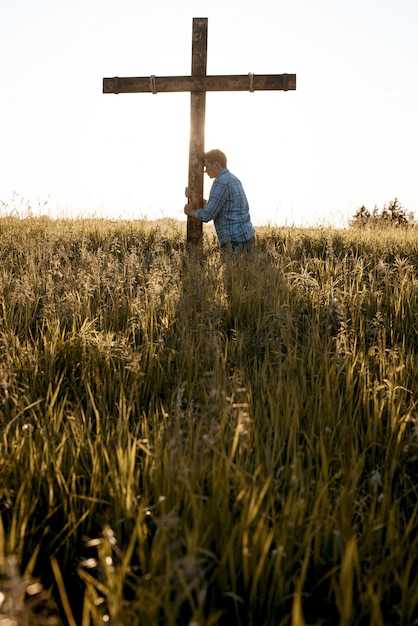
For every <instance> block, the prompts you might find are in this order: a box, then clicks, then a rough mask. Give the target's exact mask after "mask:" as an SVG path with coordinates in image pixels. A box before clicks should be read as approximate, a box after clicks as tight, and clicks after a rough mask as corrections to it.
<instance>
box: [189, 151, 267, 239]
mask: <svg viewBox="0 0 418 626" xmlns="http://www.w3.org/2000/svg"><path fill="white" fill-rule="evenodd" d="M204 165H205V170H206V174H207V175H208V176H209V178H214V179H215V180H214V182H213V185H212V188H211V190H210V194H209V200H208V201H207V202H206V205H205V207H204V208H202V209H197V210H195V209H194V208H193V206H192V205H191V204H186V205H185V207H184V212H185V214H186V215H190V216H191V217H196V218H197V219H198V220H201V221H202V222H209V221H210V220H213V223H214V225H215V230H216V234H217V236H218V239H219V244H220V246H221V248H222V249H223V248H227V247H228V246H230V247H231V248H232V249H237V248H242V249H244V250H247V251H250V250H251V249H252V247H253V245H254V235H255V229H254V227H253V225H252V224H251V218H250V211H249V207H248V200H247V197H246V195H245V192H244V189H243V187H242V184H241V182H240V181H239V180H238V178H237V177H236V176H234V175H233V174H231V172H230V171H229V170H228V169H227V167H226V156H225V154H224V153H223V152H221V151H220V150H210V151H209V152H206V153H205V155H204ZM186 195H187V189H186Z"/></svg>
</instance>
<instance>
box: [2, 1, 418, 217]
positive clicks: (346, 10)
mask: <svg viewBox="0 0 418 626" xmlns="http://www.w3.org/2000/svg"><path fill="white" fill-rule="evenodd" d="M193 17H207V18H208V20H209V25H208V67H207V72H208V74H248V73H249V72H252V73H254V74H267V73H271V74H281V73H289V74H296V75H297V89H296V91H291V92H290V91H289V92H283V91H269V92H260V91H258V92H255V93H250V92H236V93H231V94H229V93H208V94H207V101H206V143H205V147H206V149H207V150H209V149H212V148H219V149H221V150H223V151H224V152H225V153H226V155H227V157H228V167H229V169H230V170H231V171H232V172H233V173H234V174H236V175H237V176H238V177H239V178H240V179H241V181H242V183H243V185H244V188H245V190H246V193H247V196H248V199H249V202H250V209H251V216H252V219H253V222H254V223H255V224H258V225H265V224H273V225H279V226H280V225H296V226H318V225H332V226H337V227H339V226H345V225H346V224H347V220H348V219H349V218H351V217H352V216H353V214H354V212H355V211H356V209H357V208H358V207H360V206H361V205H362V204H365V205H366V207H367V208H368V209H369V210H372V209H373V207H374V206H375V205H377V206H378V207H379V208H383V205H384V204H387V203H389V202H390V200H392V199H393V198H395V197H397V198H398V199H399V201H400V202H401V204H402V205H403V206H404V207H405V208H406V209H407V210H408V211H412V212H413V213H414V214H415V216H416V218H417V219H418V184H417V178H418V176H417V173H418V120H417V116H418V68H417V63H418V37H417V31H418V0H257V1H256V2H255V1H254V0H210V1H206V0H177V1H176V2H174V1H173V0H152V2H150V0H146V1H144V0H0V58H1V62H0V67H1V87H0V90H1V97H0V146H1V150H0V215H5V214H7V213H10V212H12V211H16V212H18V213H20V214H22V213H23V214H24V213H25V211H27V210H28V209H27V207H28V206H29V207H31V211H32V213H33V214H38V213H42V214H47V215H50V216H51V217H81V216H86V217H91V216H96V217H111V218H127V219H132V218H141V217H147V218H149V219H154V218H162V217H174V218H178V219H185V216H184V214H183V206H184V203H185V201H186V200H185V198H184V189H185V187H186V185H187V177H188V152H189V120H190V95H189V94H187V93H180V94H168V93H160V94H157V95H153V94H151V93H150V94H119V95H113V94H106V95H105V94H102V79H103V78H104V77H113V76H120V77H123V76H150V75H152V74H153V75H156V76H158V75H160V76H163V75H164V76H166V75H188V74H190V71H191V35H192V20H193ZM210 185H211V181H210V180H209V179H208V178H207V177H206V182H205V195H206V197H207V195H208V192H209V189H210Z"/></svg>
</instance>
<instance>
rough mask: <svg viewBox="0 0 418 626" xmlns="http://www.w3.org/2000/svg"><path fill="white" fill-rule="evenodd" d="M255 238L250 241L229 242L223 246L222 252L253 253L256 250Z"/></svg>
mask: <svg viewBox="0 0 418 626" xmlns="http://www.w3.org/2000/svg"><path fill="white" fill-rule="evenodd" d="M254 243H255V237H252V238H251V239H249V240H248V241H228V243H223V244H222V245H221V250H228V249H231V250H242V251H243V252H251V251H252V249H253V248H254Z"/></svg>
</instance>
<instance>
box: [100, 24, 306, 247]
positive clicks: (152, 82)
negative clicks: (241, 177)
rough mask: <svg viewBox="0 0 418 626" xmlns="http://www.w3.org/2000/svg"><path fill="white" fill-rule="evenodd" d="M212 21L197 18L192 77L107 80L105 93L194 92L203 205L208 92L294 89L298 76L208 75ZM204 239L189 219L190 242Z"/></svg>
mask: <svg viewBox="0 0 418 626" xmlns="http://www.w3.org/2000/svg"><path fill="white" fill-rule="evenodd" d="M207 41H208V19H207V18H206V17H204V18H196V17H195V18H193V35H192V73H191V76H159V77H157V76H146V77H143V78H118V77H115V78H104V79H103V93H116V94H118V93H144V92H148V93H154V94H156V93H158V92H160V91H166V92H167V91H190V93H191V100H190V145H189V179H188V180H189V182H188V189H189V191H190V197H189V201H190V202H191V203H192V204H193V206H194V208H196V209H198V208H201V207H202V206H203V155H204V151H205V111H206V92H207V91H259V90H278V89H280V90H283V91H288V90H294V89H296V74H257V75H254V74H245V75H239V76H238V75H236V76H234V75H232V76H207V74H206V63H207ZM201 240H202V222H201V221H200V220H198V219H196V218H194V217H188V218H187V241H188V242H189V243H192V244H197V243H200V242H201Z"/></svg>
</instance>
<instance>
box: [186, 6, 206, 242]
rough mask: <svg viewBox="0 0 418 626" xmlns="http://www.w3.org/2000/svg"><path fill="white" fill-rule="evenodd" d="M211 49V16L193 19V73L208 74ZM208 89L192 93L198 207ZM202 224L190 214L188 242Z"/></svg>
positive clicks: (192, 171) (192, 169) (192, 181)
mask: <svg viewBox="0 0 418 626" xmlns="http://www.w3.org/2000/svg"><path fill="white" fill-rule="evenodd" d="M207 50H208V19H207V18H206V17H202V18H199V17H195V18H193V33H192V76H193V77H199V78H200V77H203V76H206V65H207ZM205 113H206V91H196V90H192V91H191V93H190V144H189V181H188V188H189V192H190V197H189V201H190V202H191V203H192V204H193V207H194V208H195V209H199V208H201V207H203V155H204V152H205ZM202 227H203V224H202V222H201V221H200V220H198V219H196V218H195V217H190V216H188V217H187V241H188V242H189V243H191V244H194V245H196V244H198V243H200V242H201V240H202Z"/></svg>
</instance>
